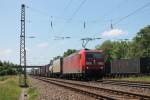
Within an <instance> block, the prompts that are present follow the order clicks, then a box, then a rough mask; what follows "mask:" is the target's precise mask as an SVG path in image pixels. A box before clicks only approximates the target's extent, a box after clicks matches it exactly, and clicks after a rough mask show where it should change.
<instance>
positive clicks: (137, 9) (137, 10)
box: [114, 2, 150, 25]
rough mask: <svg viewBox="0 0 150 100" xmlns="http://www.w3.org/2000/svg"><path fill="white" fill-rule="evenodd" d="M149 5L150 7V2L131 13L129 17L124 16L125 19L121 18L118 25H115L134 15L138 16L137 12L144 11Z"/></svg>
mask: <svg viewBox="0 0 150 100" xmlns="http://www.w3.org/2000/svg"><path fill="white" fill-rule="evenodd" d="M149 5H150V2H149V3H146V4H144V5H143V6H141V7H139V8H137V9H136V10H134V11H133V12H131V13H129V14H128V15H126V16H124V17H122V18H120V19H119V20H118V21H117V22H116V23H114V25H116V24H118V23H120V22H121V21H123V20H125V19H127V18H128V17H130V16H132V15H134V14H136V13H137V12H139V11H141V10H142V9H144V8H146V7H148V6H149Z"/></svg>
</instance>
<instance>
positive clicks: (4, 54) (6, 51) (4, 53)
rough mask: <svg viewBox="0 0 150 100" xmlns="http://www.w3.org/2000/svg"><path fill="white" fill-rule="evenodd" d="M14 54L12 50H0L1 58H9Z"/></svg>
mask: <svg viewBox="0 0 150 100" xmlns="http://www.w3.org/2000/svg"><path fill="white" fill-rule="evenodd" d="M11 53H12V50H11V49H0V56H8V55H10V54H11Z"/></svg>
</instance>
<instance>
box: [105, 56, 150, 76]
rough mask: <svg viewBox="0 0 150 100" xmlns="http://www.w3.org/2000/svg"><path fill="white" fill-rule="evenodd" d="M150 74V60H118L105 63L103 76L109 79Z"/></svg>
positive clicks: (147, 58)
mask: <svg viewBox="0 0 150 100" xmlns="http://www.w3.org/2000/svg"><path fill="white" fill-rule="evenodd" d="M142 74H144V75H145V74H150V58H149V57H145V58H136V59H120V60H113V61H112V62H106V63H105V75H106V76H110V77H116V76H130V75H142Z"/></svg>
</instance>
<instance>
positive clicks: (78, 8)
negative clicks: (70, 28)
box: [67, 0, 87, 22]
mask: <svg viewBox="0 0 150 100" xmlns="http://www.w3.org/2000/svg"><path fill="white" fill-rule="evenodd" d="M86 1H87V0H83V1H82V2H81V3H80V5H79V6H78V7H77V9H76V10H75V11H74V13H73V14H72V15H71V17H70V18H69V20H67V22H70V21H71V20H72V19H73V17H74V16H75V15H76V14H77V13H78V11H79V10H80V8H81V7H82V6H83V5H84V3H85V2H86Z"/></svg>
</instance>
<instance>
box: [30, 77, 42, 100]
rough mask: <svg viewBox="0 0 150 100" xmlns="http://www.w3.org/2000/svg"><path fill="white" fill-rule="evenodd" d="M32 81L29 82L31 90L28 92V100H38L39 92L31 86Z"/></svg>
mask: <svg viewBox="0 0 150 100" xmlns="http://www.w3.org/2000/svg"><path fill="white" fill-rule="evenodd" d="M31 82H32V81H31V80H28V83H29V88H28V91H27V94H28V99H29V100H36V98H37V97H38V94H39V93H38V91H37V89H36V88H35V87H32V86H31Z"/></svg>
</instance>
